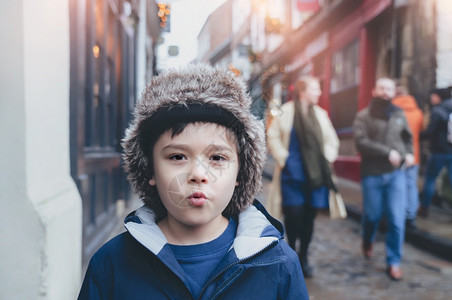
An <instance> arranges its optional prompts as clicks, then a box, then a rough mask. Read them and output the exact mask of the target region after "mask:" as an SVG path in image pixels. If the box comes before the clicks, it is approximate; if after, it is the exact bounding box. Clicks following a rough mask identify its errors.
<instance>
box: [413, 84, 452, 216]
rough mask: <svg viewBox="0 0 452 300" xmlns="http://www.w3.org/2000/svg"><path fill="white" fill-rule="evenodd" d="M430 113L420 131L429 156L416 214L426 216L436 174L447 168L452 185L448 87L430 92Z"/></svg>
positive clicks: (451, 133)
mask: <svg viewBox="0 0 452 300" xmlns="http://www.w3.org/2000/svg"><path fill="white" fill-rule="evenodd" d="M430 105H431V106H432V108H431V114H430V121H429V124H428V126H427V128H426V129H425V130H424V131H422V132H421V134H420V138H421V139H428V141H429V148H430V156H429V158H428V161H427V166H426V169H425V178H424V187H423V190H422V201H421V206H420V207H419V211H418V215H419V216H420V217H424V218H425V217H427V216H428V209H429V207H430V203H431V201H432V198H433V195H434V194H435V181H436V178H437V177H438V174H439V173H440V171H441V170H442V169H443V167H446V168H447V171H448V175H449V182H450V183H451V185H452V118H451V117H452V115H451V113H452V99H451V94H450V90H449V89H434V90H432V92H431V93H430Z"/></svg>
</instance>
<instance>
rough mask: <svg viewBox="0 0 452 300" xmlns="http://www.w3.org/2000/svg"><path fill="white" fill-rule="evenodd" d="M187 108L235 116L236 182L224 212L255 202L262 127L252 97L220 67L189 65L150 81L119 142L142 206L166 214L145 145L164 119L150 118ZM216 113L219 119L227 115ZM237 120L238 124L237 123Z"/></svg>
mask: <svg viewBox="0 0 452 300" xmlns="http://www.w3.org/2000/svg"><path fill="white" fill-rule="evenodd" d="M190 106H198V107H204V111H206V109H205V107H208V110H209V109H211V108H213V109H212V111H218V110H221V111H222V112H226V115H227V116H232V118H233V119H234V120H231V121H232V122H231V125H232V126H233V127H234V129H233V131H234V133H235V134H236V137H237V142H238V145H239V158H240V169H239V173H238V182H239V185H238V186H237V187H236V188H235V190H234V194H233V196H232V199H231V201H230V203H229V205H228V207H227V208H226V210H225V214H227V215H237V214H238V213H239V212H240V211H243V210H244V209H245V208H246V207H247V206H249V205H250V204H251V203H252V202H253V199H254V196H255V194H256V193H257V192H259V190H260V188H261V176H262V170H263V167H264V162H265V159H266V148H265V137H264V125H263V122H262V121H259V120H257V118H256V117H255V116H253V115H252V114H251V112H250V108H251V98H250V97H249V95H248V94H247V93H246V87H245V85H244V84H243V83H242V82H241V81H240V80H239V79H238V78H237V77H236V76H235V74H233V73H232V72H230V71H226V70H224V69H220V68H219V67H216V68H214V67H211V66H207V65H189V66H187V67H184V68H181V69H171V70H167V71H165V72H163V73H162V74H161V75H159V76H156V77H153V78H152V79H151V81H150V82H149V84H148V85H147V87H146V89H145V91H144V92H143V94H142V98H141V99H140V100H139V101H138V102H137V104H136V107H135V110H134V119H133V121H132V123H131V125H130V126H129V128H128V129H127V130H126V133H125V137H124V139H123V141H122V146H123V148H124V153H123V160H124V169H125V171H126V173H127V175H128V179H129V181H130V182H131V183H132V185H133V187H134V189H135V191H136V193H137V194H138V196H139V197H140V198H141V199H142V200H143V201H144V202H145V203H146V205H148V206H149V207H151V208H152V209H153V210H154V211H155V212H156V213H157V215H159V216H160V217H161V214H162V213H163V214H166V210H165V209H164V207H163V205H162V204H161V200H160V197H159V195H158V193H157V189H156V187H155V186H150V185H149V180H150V179H151V177H152V165H151V163H150V161H149V159H148V155H149V152H148V149H146V146H147V145H146V144H145V143H143V140H145V139H146V136H147V135H149V131H150V130H151V131H152V128H153V127H159V126H160V127H161V126H162V125H161V124H162V122H164V120H162V119H159V121H157V122H154V123H151V124H153V125H152V126H149V121H150V120H151V119H152V118H151V117H153V116H154V115H158V114H156V113H160V112H162V111H171V110H173V109H174V108H180V107H187V108H188V107H190ZM175 110H177V109H175ZM179 112H180V111H179ZM204 114H205V112H204ZM220 114H221V116H223V117H224V115H225V114H223V113H220ZM154 121H155V120H154ZM184 121H185V122H194V121H199V120H196V119H189V120H184ZM203 121H207V122H212V123H220V124H221V125H223V126H227V125H225V121H224V120H222V121H221V122H220V121H215V119H212V118H210V119H203ZM237 122H238V124H239V125H240V126H236V125H237ZM234 123H235V124H234ZM149 127H151V128H149ZM227 127H229V126H227ZM238 128H239V129H238ZM161 133H162V132H159V133H158V134H161ZM151 150H152V149H151Z"/></svg>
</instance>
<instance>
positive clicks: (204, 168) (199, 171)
mask: <svg viewBox="0 0 452 300" xmlns="http://www.w3.org/2000/svg"><path fill="white" fill-rule="evenodd" d="M208 172H209V169H208V165H206V164H205V163H204V161H203V160H200V159H199V160H197V161H196V162H193V164H192V167H191V170H190V175H189V176H188V181H189V182H196V183H207V176H208Z"/></svg>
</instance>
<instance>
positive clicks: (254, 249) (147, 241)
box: [125, 200, 284, 260]
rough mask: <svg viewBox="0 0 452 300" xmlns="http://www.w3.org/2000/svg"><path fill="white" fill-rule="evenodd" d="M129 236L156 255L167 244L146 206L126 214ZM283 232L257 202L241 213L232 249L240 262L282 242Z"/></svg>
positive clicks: (279, 224) (153, 215) (280, 226)
mask: <svg viewBox="0 0 452 300" xmlns="http://www.w3.org/2000/svg"><path fill="white" fill-rule="evenodd" d="M125 227H126V229H127V230H128V231H129V233H130V234H131V235H132V236H133V237H134V238H135V239H136V240H137V241H138V242H139V243H140V244H142V245H143V246H144V247H146V248H147V249H148V250H150V251H151V252H152V253H154V254H155V255H157V256H158V255H159V253H160V252H161V251H162V249H163V248H164V246H165V245H166V244H168V241H167V239H166V237H165V235H164V234H163V232H162V231H161V230H160V228H159V227H158V225H157V224H156V223H155V214H154V212H153V211H152V209H150V208H149V207H147V206H146V205H143V206H142V207H141V208H139V209H138V210H136V211H135V212H132V213H131V214H129V215H128V216H127V217H126V219H125ZM283 236H284V230H283V227H282V225H281V223H279V222H278V221H277V220H276V219H274V218H272V217H271V216H270V215H269V214H268V213H267V211H266V210H265V208H264V207H263V206H262V204H261V203H259V202H258V201H257V200H256V201H255V202H254V204H253V205H252V206H249V207H248V208H247V209H246V210H245V211H243V212H242V213H240V215H239V222H238V228H237V236H236V238H235V240H234V243H233V245H232V249H233V250H234V251H235V254H236V256H237V258H238V259H239V260H242V259H246V258H247V257H251V256H253V255H256V254H258V253H259V252H261V251H262V250H264V249H265V248H267V247H268V246H270V245H271V244H273V243H275V242H277V241H278V240H279V239H282V237H283Z"/></svg>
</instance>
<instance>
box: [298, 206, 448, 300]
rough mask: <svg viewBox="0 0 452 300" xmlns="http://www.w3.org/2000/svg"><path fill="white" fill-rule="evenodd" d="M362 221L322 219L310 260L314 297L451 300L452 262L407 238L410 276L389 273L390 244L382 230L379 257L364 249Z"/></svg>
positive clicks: (309, 282) (310, 285)
mask: <svg viewBox="0 0 452 300" xmlns="http://www.w3.org/2000/svg"><path fill="white" fill-rule="evenodd" d="M359 233H360V225H359V223H358V222H356V221H353V220H349V219H347V220H330V219H329V217H328V216H327V215H325V214H319V216H318V217H317V218H316V224H315V231H314V238H313V241H312V244H311V248H310V254H311V255H310V261H311V264H312V266H313V267H314V277H313V278H310V279H307V280H306V283H307V286H308V291H309V295H310V297H311V299H410V300H414V299H451V294H452V264H451V263H450V262H448V261H445V260H441V259H439V258H436V257H434V256H431V255H430V254H428V253H426V252H423V251H421V250H418V249H416V248H415V247H413V246H412V245H410V244H407V243H405V246H404V257H403V261H402V267H403V271H404V279H403V280H402V281H399V282H394V281H392V280H390V279H389V277H388V276H387V275H386V273H385V268H386V264H385V249H384V241H383V235H382V234H381V233H380V234H379V236H378V237H379V238H378V239H377V242H376V243H375V245H374V257H373V258H372V259H371V260H366V259H365V258H364V257H363V256H362V254H361V249H360V243H361V239H360V235H359Z"/></svg>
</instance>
